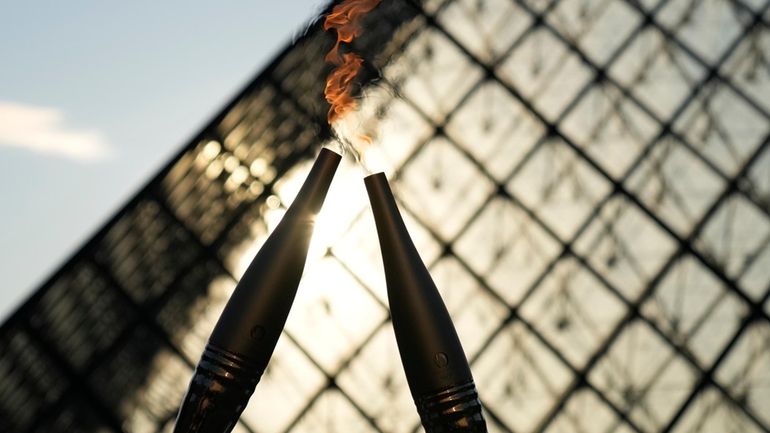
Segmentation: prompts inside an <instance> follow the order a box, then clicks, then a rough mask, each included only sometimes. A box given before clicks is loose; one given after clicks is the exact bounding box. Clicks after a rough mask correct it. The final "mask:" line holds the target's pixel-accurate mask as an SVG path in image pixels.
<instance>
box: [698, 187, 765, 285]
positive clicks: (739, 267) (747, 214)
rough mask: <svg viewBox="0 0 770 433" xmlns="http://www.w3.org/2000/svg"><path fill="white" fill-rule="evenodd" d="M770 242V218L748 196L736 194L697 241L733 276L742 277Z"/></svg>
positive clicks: (724, 204)
mask: <svg viewBox="0 0 770 433" xmlns="http://www.w3.org/2000/svg"><path fill="white" fill-rule="evenodd" d="M767 242H770V222H768V220H767V218H766V217H765V216H764V215H763V214H762V213H761V211H760V210H759V209H757V208H756V207H755V206H754V205H753V204H751V203H749V202H748V201H747V200H746V199H744V198H742V197H740V196H738V195H732V196H730V197H729V198H728V199H727V200H725V201H724V202H723V204H722V206H720V207H719V209H718V210H717V211H716V212H715V213H714V215H713V216H712V217H711V218H710V219H709V221H708V223H707V224H706V227H705V228H704V230H703V232H702V233H701V235H700V237H699V238H698V241H697V245H698V246H699V248H700V249H701V250H702V251H703V252H705V253H706V254H707V255H708V257H709V258H711V259H712V260H714V261H715V262H716V264H717V265H718V266H720V267H721V269H722V270H723V271H724V272H725V273H726V274H727V276H729V277H732V278H737V277H740V276H741V275H742V274H743V273H744V272H745V270H746V268H747V267H748V266H750V265H751V264H753V261H754V260H755V258H756V257H758V256H759V254H760V253H761V252H762V251H763V250H764V249H765V248H766V247H767Z"/></svg>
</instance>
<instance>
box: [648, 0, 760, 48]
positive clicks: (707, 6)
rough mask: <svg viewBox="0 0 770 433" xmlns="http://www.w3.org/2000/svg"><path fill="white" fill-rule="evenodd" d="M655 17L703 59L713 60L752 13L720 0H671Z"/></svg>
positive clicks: (741, 29) (730, 41)
mask: <svg viewBox="0 0 770 433" xmlns="http://www.w3.org/2000/svg"><path fill="white" fill-rule="evenodd" d="M656 19H657V20H658V21H660V23H661V24H662V25H663V27H665V28H666V29H667V30H669V31H672V32H673V33H674V35H675V37H676V38H677V39H679V40H680V41H681V42H683V43H684V44H685V45H687V46H688V47H689V48H691V49H693V50H694V51H695V52H696V53H697V54H698V55H699V56H701V57H702V58H704V60H706V61H708V62H716V61H717V60H718V59H719V58H720V57H721V56H722V55H724V53H725V52H726V50H727V49H728V48H729V47H730V46H731V45H732V44H733V41H735V39H736V38H737V37H739V36H740V34H741V33H742V32H743V28H744V27H745V26H746V25H747V24H749V23H750V22H751V19H752V17H751V14H750V13H749V12H748V11H746V10H745V9H743V8H741V7H736V6H735V5H731V4H729V3H726V2H723V1H721V0H703V1H699V2H691V1H688V0H672V1H668V2H666V5H665V6H664V7H663V8H662V9H661V10H660V13H658V15H656ZM714 29H719V31H718V32H715V31H714Z"/></svg>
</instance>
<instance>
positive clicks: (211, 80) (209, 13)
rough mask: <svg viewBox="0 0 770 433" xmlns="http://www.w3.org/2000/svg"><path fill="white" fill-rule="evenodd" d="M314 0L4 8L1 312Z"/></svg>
mask: <svg viewBox="0 0 770 433" xmlns="http://www.w3.org/2000/svg"><path fill="white" fill-rule="evenodd" d="M324 3H325V2H323V1H321V0H291V1H278V2H267V1H264V0H251V1H218V2H195V1H162V2H150V1H144V0H137V1H133V2H85V1H77V0H73V1H68V2H60V1H58V2H57V1H40V2H3V3H0V200H2V201H1V202H0V227H2V230H0V275H2V276H3V277H4V278H3V280H2V283H0V320H3V319H4V318H5V317H6V316H7V314H9V313H10V312H12V311H13V310H14V309H15V308H16V307H17V306H18V305H19V304H20V303H21V302H22V301H23V300H24V298H26V296H28V295H29V293H31V291H32V290H34V289H35V288H36V287H37V285H38V284H40V283H41V282H43V281H44V280H45V278H46V277H47V276H48V275H49V274H50V273H51V272H53V271H54V270H55V269H56V268H57V267H58V266H59V265H60V264H61V263H62V262H63V261H64V260H66V259H67V257H69V255H70V254H72V253H73V252H74V251H75V250H76V249H77V248H78V247H79V246H80V244H82V243H83V242H84V241H85V240H86V239H88V237H89V236H90V235H91V234H92V233H93V232H94V231H96V230H97V229H98V228H99V226H100V225H101V224H102V223H103V222H104V221H105V220H106V219H107V218H108V217H109V216H110V215H111V214H112V213H113V212H114V211H115V210H116V209H117V208H118V207H119V206H120V205H121V204H122V203H123V202H124V201H125V200H126V199H128V198H129V197H130V196H131V195H132V194H133V193H134V192H135V191H136V190H137V189H138V188H139V187H140V186H141V185H142V184H143V183H144V182H145V181H146V179H147V178H148V177H149V176H150V175H152V174H153V173H154V172H155V171H156V170H157V169H158V168H159V167H161V166H162V165H163V164H164V162H166V161H167V160H168V158H169V157H170V156H171V155H172V154H173V153H174V152H175V151H176V150H177V149H179V147H180V146H182V145H183V144H184V143H185V142H186V141H187V139H189V138H190V137H192V136H193V135H194V134H195V132H197V131H198V130H199V128H201V127H202V126H203V125H204V124H205V123H206V122H207V121H208V119H209V118H211V117H212V116H213V115H214V114H215V113H216V111H218V110H219V109H220V108H221V106H222V105H223V104H224V103H226V102H227V101H228V100H229V99H230V98H231V97H232V96H233V95H234V94H235V93H236V92H237V91H238V90H239V89H240V88H241V87H242V86H243V85H244V84H245V83H246V82H247V81H248V80H249V79H250V78H251V77H252V76H253V75H254V74H255V73H256V72H258V71H259V70H260V69H261V68H262V67H263V66H264V65H265V64H266V63H267V62H269V61H270V59H271V58H272V57H273V56H274V55H275V54H276V53H278V52H279V51H280V50H281V49H282V48H283V47H284V46H285V45H286V44H287V43H288V42H289V41H291V39H292V38H293V37H294V36H295V35H296V34H298V33H299V32H301V31H302V29H303V28H304V26H305V24H306V23H307V22H308V21H309V20H310V19H311V18H312V17H313V16H315V15H317V13H318V11H319V10H320V8H321V7H322V6H323V4H324Z"/></svg>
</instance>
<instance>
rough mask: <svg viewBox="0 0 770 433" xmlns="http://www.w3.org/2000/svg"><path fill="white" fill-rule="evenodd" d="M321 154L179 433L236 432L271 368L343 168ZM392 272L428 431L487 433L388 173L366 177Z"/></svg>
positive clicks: (188, 404)
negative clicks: (320, 218) (318, 223)
mask: <svg viewBox="0 0 770 433" xmlns="http://www.w3.org/2000/svg"><path fill="white" fill-rule="evenodd" d="M340 159H341V157H340V155H338V154H337V153H335V152H333V151H331V150H328V149H326V148H324V149H321V152H320V154H319V155H318V157H317V158H316V160H315V163H314V164H313V167H312V169H311V170H310V173H309V174H308V176H307V179H305V182H304V184H303V185H302V188H301V189H300V191H299V194H298V195H297V197H296V198H295V199H294V202H293V203H292V204H291V206H289V209H288V210H287V211H286V214H285V215H284V217H283V219H282V220H281V222H280V223H279V224H278V226H277V227H276V228H275V230H274V231H273V233H272V234H271V235H270V236H269V237H268V239H267V241H266V242H265V244H264V245H263V246H262V248H261V249H260V250H259V252H258V253H257V255H256V257H255V258H254V260H253V261H252V262H251V264H250V265H249V267H248V269H246V272H245V273H244V274H243V277H242V278H241V280H240V282H239V283H238V285H237V286H236V288H235V291H234V292H233V295H232V296H231V297H230V300H229V301H228V303H227V305H226V306H225V309H224V311H223V312H222V315H221V316H220V317H219V321H218V322H217V324H216V326H215V327H214V331H213V332H212V333H211V336H210V338H209V341H208V343H207V345H206V348H205V349H204V351H203V355H202V356H201V360H200V362H198V366H197V367H196V369H195V373H194V374H193V377H192V380H191V381H190V387H189V389H188V390H187V394H186V395H185V397H184V400H183V401H182V405H181V407H180V409H179V414H178V415H177V419H176V425H175V427H174V432H175V433H223V432H229V431H231V430H232V429H233V427H234V426H235V424H236V422H237V421H238V418H239V417H240V415H241V412H243V410H244V408H245V407H246V404H247V403H248V401H249V397H251V394H252V393H253V392H254V389H255V388H256V386H257V382H259V378H260V377H261V376H262V372H263V371H264V370H265V368H266V367H267V363H268V362H269V361H270V356H271V355H272V354H273V350H274V349H275V345H276V343H277V342H278V337H279V336H280V335H281V331H283V327H284V324H285V323H286V318H287V316H288V315H289V310H290V309H291V304H292V302H293V301H294V296H295V295H296V293H297V287H298V286H299V282H300V278H301V277H302V271H303V269H304V267H305V260H306V257H307V252H308V247H309V244H310V238H311V235H312V233H313V221H314V217H315V215H316V214H317V213H318V211H319V210H320V209H321V205H322V204H323V201H324V198H325V197H326V192H327V191H328V189H329V185H330V184H331V181H332V178H333V177H334V173H335V172H336V170H337V166H338V165H339V162H340ZM364 183H365V184H366V189H367V192H368V195H369V201H370V203H371V206H372V211H373V214H374V220H375V223H376V225H377V234H378V237H379V241H380V250H381V251H382V260H383V263H384V265H385V266H384V267H385V279H386V282H387V287H388V302H389V304H390V311H391V317H392V320H393V330H394V331H395V334H396V342H397V343H398V350H399V353H400V355H401V363H402V364H403V366H404V371H405V372H406V379H407V382H408V383H409V389H410V391H411V393H412V397H413V398H414V401H415V405H416V406H417V411H418V413H419V415H420V420H421V422H422V425H423V427H424V428H425V431H426V432H427V433H437V432H454V431H458V432H486V431H487V428H486V424H485V422H484V418H483V416H482V413H481V404H480V403H479V399H478V394H477V392H476V386H475V385H474V383H473V376H472V375H471V370H470V367H469V366H468V361H467V359H466V357H465V353H464V352H463V348H462V345H461V344H460V340H459V339H458V338H457V333H456V331H455V328H454V325H453V324H452V319H451V318H450V317H449V313H448V312H447V309H446V307H445V306H444V302H443V301H442V300H441V296H440V295H439V293H438V290H437V289H436V285H435V284H434V283H433V279H432V278H431V276H430V274H429V273H428V269H427V268H426V267H425V264H423V262H422V259H421V258H420V255H419V253H418V252H417V249H416V248H415V246H414V243H413V242H412V239H411V238H410V237H409V233H408V232H407V230H406V226H405V225H404V221H403V219H402V218H401V214H400V213H399V211H398V207H397V206H396V201H395V199H394V197H393V193H392V192H391V190H390V185H389V184H388V180H387V178H386V177H385V175H384V174H383V173H376V174H373V175H370V176H367V177H366V178H365V179H364Z"/></svg>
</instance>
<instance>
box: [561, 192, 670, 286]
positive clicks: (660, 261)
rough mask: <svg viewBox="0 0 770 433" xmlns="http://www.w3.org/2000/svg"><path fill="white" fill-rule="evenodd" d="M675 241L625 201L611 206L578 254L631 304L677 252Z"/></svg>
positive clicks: (583, 238) (581, 243) (596, 221)
mask: <svg viewBox="0 0 770 433" xmlns="http://www.w3.org/2000/svg"><path fill="white" fill-rule="evenodd" d="M674 246H675V244H674V241H673V240H672V239H671V238H670V237H669V236H668V235H666V234H665V233H664V232H663V231H662V230H661V229H660V228H659V227H658V226H657V225H656V224H655V222H654V221H652V220H650V219H649V218H647V217H646V216H645V215H644V214H643V213H642V211H641V210H640V209H639V208H637V207H636V206H634V205H633V204H631V203H630V202H628V201H627V200H626V199H623V198H615V199H612V200H611V201H610V202H608V203H607V204H606V205H605V206H604V207H603V208H602V210H601V211H600V213H599V215H597V216H596V218H594V220H593V221H592V222H591V225H589V226H588V228H587V229H586V231H585V232H583V234H582V235H581V236H580V238H579V239H578V241H577V242H576V243H575V251H577V252H578V253H579V254H581V255H583V256H584V257H585V256H587V258H588V262H589V263H590V264H591V265H592V266H593V267H594V268H595V269H596V270H597V271H599V272H600V273H601V274H602V275H603V276H604V277H605V278H606V279H607V280H608V281H609V282H610V283H611V284H612V285H613V286H614V287H615V288H616V289H617V290H618V291H620V293H622V294H623V295H624V296H626V297H627V298H628V299H629V300H633V299H636V298H637V296H639V294H640V293H641V292H642V290H643V289H644V288H645V287H646V284H647V282H648V281H649V280H650V279H651V278H653V277H654V276H655V274H656V273H657V272H658V271H659V270H660V269H661V267H662V266H663V265H664V263H665V261H666V260H667V258H668V257H669V256H670V255H671V253H672V252H673V250H674Z"/></svg>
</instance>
